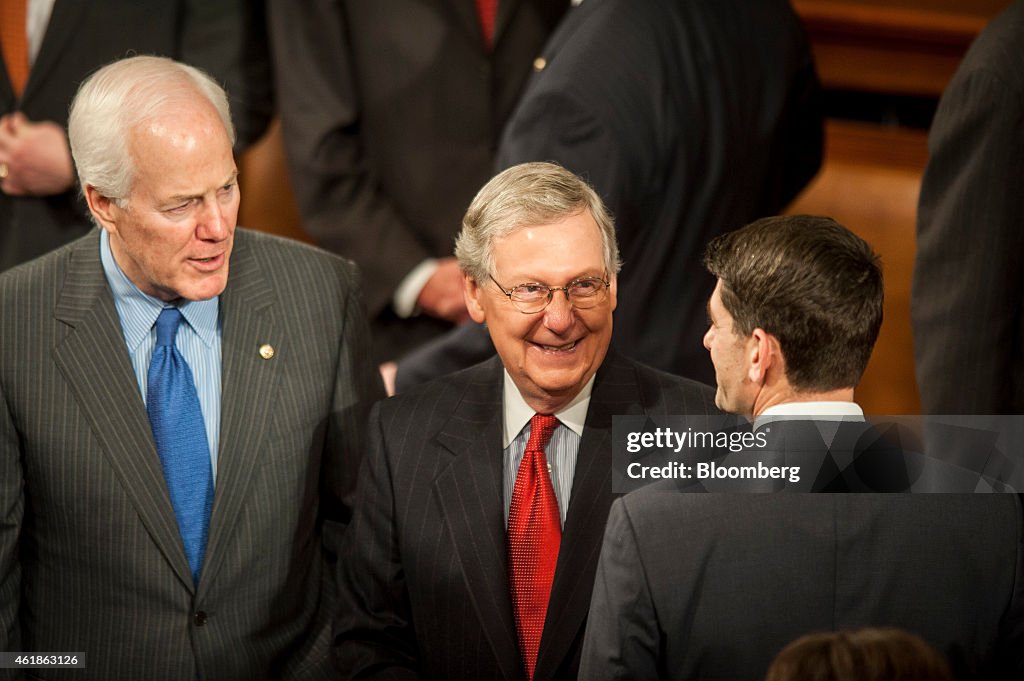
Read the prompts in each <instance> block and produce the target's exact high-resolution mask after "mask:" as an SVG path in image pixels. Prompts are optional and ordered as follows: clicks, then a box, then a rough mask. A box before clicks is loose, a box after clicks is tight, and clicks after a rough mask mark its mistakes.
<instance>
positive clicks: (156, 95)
mask: <svg viewBox="0 0 1024 681" xmlns="http://www.w3.org/2000/svg"><path fill="white" fill-rule="evenodd" d="M196 97H203V98H205V99H206V100H207V101H208V102H209V103H210V105H211V106H213V108H214V109H215V110H216V111H217V115H218V116H219V117H220V120H221V122H222V123H223V124H224V131H225V132H226V133H227V135H228V138H229V139H230V141H231V144H232V145H234V143H235V128H234V125H232V123H231V110H230V108H229V106H228V98H227V95H226V94H225V93H224V89H223V88H221V86H220V85H218V84H217V82H216V81H215V80H213V78H211V77H210V76H209V75H207V74H206V73H204V72H203V71H200V70H199V69H197V68H195V67H193V66H189V65H187V64H182V63H180V62H176V61H174V60H172V59H167V58H165V57H150V56H141V57H128V58H127V59H121V60H119V61H115V62H112V63H110V64H107V65H106V66H104V67H102V68H101V69H99V70H98V71H96V72H95V73H93V74H92V75H91V76H89V78H87V79H86V80H85V82H83V83H82V85H81V87H79V88H78V93H77V94H76V95H75V99H74V101H73V102H72V103H71V111H70V114H69V116H68V140H69V142H70V144H71V155H72V157H74V159H75V166H76V167H77V168H78V180H79V183H80V184H81V186H82V191H83V192H84V191H85V187H86V186H93V187H95V188H96V190H97V191H98V192H99V193H100V194H102V195H103V196H105V197H107V198H109V199H113V200H114V201H115V202H116V203H117V204H118V205H120V206H121V207H124V206H125V205H126V202H127V198H128V195H129V194H130V193H131V187H132V182H133V181H134V179H135V178H134V176H135V166H134V164H133V163H132V158H131V154H130V153H129V150H128V136H129V134H130V133H131V131H132V129H133V128H135V127H136V126H138V125H139V124H141V123H144V122H146V121H147V120H149V119H152V118H155V117H157V116H160V115H161V114H165V113H168V112H173V111H174V110H175V109H176V108H178V107H180V106H183V105H186V104H188V103H190V102H194V101H195V99H196Z"/></svg>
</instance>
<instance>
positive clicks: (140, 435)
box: [53, 230, 192, 589]
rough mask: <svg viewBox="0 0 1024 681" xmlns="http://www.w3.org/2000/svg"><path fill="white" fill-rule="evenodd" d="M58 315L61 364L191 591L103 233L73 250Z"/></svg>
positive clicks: (106, 450)
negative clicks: (106, 265) (103, 251)
mask: <svg viewBox="0 0 1024 681" xmlns="http://www.w3.org/2000/svg"><path fill="white" fill-rule="evenodd" d="M54 315H55V317H56V318H57V319H58V320H60V321H62V322H64V323H65V324H67V325H68V326H70V327H72V328H71V330H70V331H69V332H68V334H67V336H66V337H65V338H64V340H63V341H62V342H61V343H60V344H59V345H57V347H55V348H54V350H53V357H54V361H55V363H56V365H57V367H58V369H59V370H60V372H61V373H62V374H63V376H64V379H65V380H66V381H67V382H68V385H69V386H70V388H71V391H72V393H73V394H74V396H75V399H76V401H77V402H78V405H79V407H80V408H81V410H82V413H83V414H85V417H86V419H87V420H88V421H89V425H90V426H91V428H92V431H93V433H94V434H95V436H96V439H97V441H98V442H99V443H100V447H101V448H102V450H103V453H104V454H105V455H106V458H107V461H108V462H109V464H110V466H111V468H113V469H114V472H115V473H116V475H117V476H118V478H119V479H120V481H121V486H122V488H123V489H124V492H125V494H126V495H127V496H128V498H129V499H130V500H131V502H132V504H133V505H134V506H135V509H136V511H137V512H138V514H139V517H140V518H141V520H142V523H143V525H144V526H145V528H146V531H147V532H149V534H150V536H152V538H153V541H154V543H155V544H156V545H157V547H158V548H159V550H160V551H161V553H163V554H164V556H165V557H166V559H167V562H168V563H170V565H171V567H172V568H173V569H174V571H175V573H176V574H177V575H178V578H179V579H180V580H181V581H182V583H184V584H185V585H186V587H187V588H189V589H192V575H191V572H190V571H189V567H188V561H187V560H186V558H185V552H184V549H183V548H182V544H181V538H180V535H179V533H178V523H177V520H176V519H175V517H174V510H173V508H172V506H171V500H170V497H169V496H168V493H167V485H166V483H165V482H164V474H163V470H162V469H161V467H160V459H159V457H158V456H157V453H156V445H155V444H154V443H153V435H152V431H151V430H150V426H149V418H148V417H147V416H146V408H145V405H144V404H143V401H142V396H141V395H140V394H139V387H138V382H137V380H136V378H135V372H134V370H133V369H132V366H131V361H130V360H129V358H128V351H127V348H126V347H125V343H124V335H123V334H122V332H121V322H120V319H119V318H118V316H117V310H116V308H115V307H114V299H113V296H112V295H111V293H110V289H109V287H108V285H107V280H106V277H105V276H104V274H103V267H102V265H101V263H100V247H99V230H94V231H93V232H92V234H90V235H89V236H88V237H86V238H84V239H82V240H81V241H79V242H78V245H77V246H76V247H75V248H74V249H73V251H72V253H71V255H70V259H69V265H68V273H67V277H66V279H65V282H64V285H63V288H62V289H61V293H60V297H59V299H58V302H57V307H56V309H55V310H54Z"/></svg>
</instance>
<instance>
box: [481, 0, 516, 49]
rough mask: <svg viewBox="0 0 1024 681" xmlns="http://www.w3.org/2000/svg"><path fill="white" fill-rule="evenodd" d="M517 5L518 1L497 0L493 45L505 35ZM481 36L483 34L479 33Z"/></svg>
mask: <svg viewBox="0 0 1024 681" xmlns="http://www.w3.org/2000/svg"><path fill="white" fill-rule="evenodd" d="M518 5H519V0H498V16H496V17H495V18H494V40H493V42H492V44H493V45H497V44H498V41H499V40H501V36H502V35H503V34H504V33H505V29H506V28H508V25H509V23H510V22H511V21H512V15H514V14H515V12H516V9H518ZM477 23H479V22H477ZM478 33H479V30H478ZM482 35H483V34H482V33H481V36H482Z"/></svg>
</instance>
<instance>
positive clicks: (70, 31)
mask: <svg viewBox="0 0 1024 681" xmlns="http://www.w3.org/2000/svg"><path fill="white" fill-rule="evenodd" d="M88 5H89V3H88V2H81V1H71V0H56V1H55V2H54V3H53V11H52V12H51V13H50V21H49V23H48V24H47V25H46V33H45V34H44V35H43V42H42V44H41V45H40V46H39V54H38V55H36V60H35V63H34V64H33V65H32V70H31V71H30V72H29V75H28V82H27V83H25V91H24V92H23V93H22V97H21V98H22V100H27V99H28V98H29V97H31V96H32V93H33V92H34V91H35V90H37V89H38V88H39V87H40V84H41V83H42V82H44V81H45V79H46V75H47V72H48V71H49V70H50V69H52V68H53V66H54V64H56V63H57V60H58V59H59V58H60V56H61V54H62V53H63V52H64V44H65V43H66V42H67V41H68V39H70V38H71V36H73V35H74V33H75V31H76V30H77V29H78V27H79V26H80V25H81V22H80V21H79V17H80V16H81V14H82V12H83V11H85V8H86V7H87V6H88Z"/></svg>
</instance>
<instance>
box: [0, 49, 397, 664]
mask: <svg viewBox="0 0 1024 681" xmlns="http://www.w3.org/2000/svg"><path fill="white" fill-rule="evenodd" d="M69 138H70V142H71V150H72V153H73V155H74V159H75V162H76V165H77V169H78V174H79V179H80V182H81V186H82V191H83V194H84V195H85V200H86V202H87V204H88V207H89V210H90V212H91V214H92V217H93V220H94V221H95V223H96V224H97V225H98V227H99V228H100V229H98V230H94V231H93V232H92V233H91V234H89V235H87V236H85V237H83V238H82V239H79V240H78V241H75V242H73V243H71V244H69V245H67V246H65V247H63V248H61V249H60V250H58V251H55V252H53V253H51V254H48V255H46V256H43V257H42V258H39V259H37V260H34V261H32V262H30V263H27V264H25V265H22V266H20V267H18V268H15V269H13V270H11V271H9V272H7V273H5V274H4V275H2V276H0V309H2V313H0V329H2V336H3V339H4V340H3V344H2V346H0V650H4V651H19V652H24V653H26V655H25V656H21V659H22V660H23V661H24V660H26V659H27V660H28V661H29V662H32V657H31V655H32V654H33V653H41V652H46V653H50V654H54V653H67V654H68V656H69V658H71V657H74V658H75V659H76V660H77V661H78V663H79V664H80V665H81V666H84V667H85V669H81V670H79V672H78V674H79V676H78V678H88V679H105V680H106V679H168V680H172V679H173V680H176V681H195V679H197V678H198V679H201V680H207V679H289V678H300V677H301V678H308V677H313V676H315V675H316V672H317V671H318V670H319V669H320V668H322V667H323V666H324V665H325V663H326V659H327V658H326V652H327V648H326V643H327V633H328V632H327V629H326V627H325V626H324V622H325V619H324V618H323V617H322V613H325V612H328V611H333V587H332V586H331V584H330V578H329V575H330V570H328V569H327V565H328V563H329V562H330V561H331V560H333V558H334V557H335V555H336V552H337V542H338V540H339V539H340V535H341V532H342V530H343V528H344V526H345V523H346V522H347V519H348V516H349V499H348V498H347V495H348V493H349V490H350V487H351V483H352V478H353V476H352V473H353V471H354V469H355V467H356V465H357V463H358V459H359V452H360V451H361V434H362V427H363V420H364V416H365V410H364V407H365V405H366V404H367V401H368V399H369V398H371V397H375V396H376V395H377V392H378V391H379V390H380V386H379V380H378V379H377V378H376V374H375V372H374V370H373V367H372V366H371V365H370V364H368V363H366V362H364V361H363V359H364V358H365V357H366V356H367V355H366V351H365V347H366V330H365V324H364V322H363V311H362V307H361V303H360V300H359V291H358V283H357V279H356V273H355V271H354V268H353V267H352V265H351V264H349V263H346V262H345V261H343V260H341V259H339V258H336V257H334V256H331V255H329V254H327V253H324V252H321V251H317V250H315V249H312V248H309V247H307V246H303V245H300V244H295V243H292V242H288V241H285V240H282V239H278V238H275V237H270V236H265V235H260V234H257V233H253V232H248V231H246V230H243V229H236V227H235V221H236V215H237V210H238V202H239V196H238V186H237V176H238V171H237V169H236V167H235V163H234V160H233V158H232V152H231V148H232V142H233V139H234V132H233V129H232V126H231V119H230V116H229V112H228V104H227V100H226V98H225V95H224V92H223V90H222V89H221V88H220V87H219V86H218V85H217V84H216V83H215V82H214V81H213V80H211V79H210V78H209V77H208V76H206V75H205V74H203V73H202V72H200V71H198V70H196V69H194V68H192V67H189V66H186V65H183V64H180V63H176V62H174V61H171V60H169V59H164V58H157V57H135V58H131V59H126V60H122V61H119V62H114V63H113V64H110V65H108V66H106V67H104V68H103V69H101V70H99V71H98V72H97V73H95V74H94V75H93V76H91V77H90V78H89V79H88V80H87V81H86V82H85V83H84V84H83V85H82V86H81V88H80V90H79V92H78V94H77V96H76V97H75V101H74V103H73V106H72V110H71V114H70V123H69ZM36 661H37V662H38V660H36ZM22 673H23V672H22V671H17V670H15V671H11V670H3V671H2V672H0V675H3V674H6V675H8V676H13V678H21V676H20V674H22ZM31 673H32V674H36V675H38V677H39V678H48V677H47V676H46V675H47V674H54V673H56V674H61V673H62V672H52V671H50V670H47V669H39V668H36V669H33V670H32V672H31ZM5 678H6V677H5Z"/></svg>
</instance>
